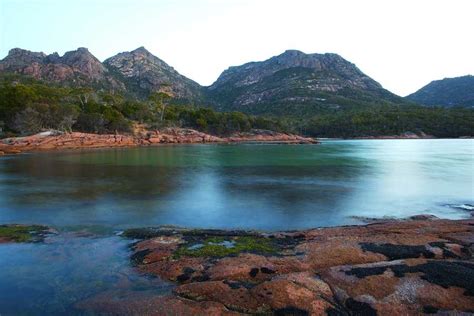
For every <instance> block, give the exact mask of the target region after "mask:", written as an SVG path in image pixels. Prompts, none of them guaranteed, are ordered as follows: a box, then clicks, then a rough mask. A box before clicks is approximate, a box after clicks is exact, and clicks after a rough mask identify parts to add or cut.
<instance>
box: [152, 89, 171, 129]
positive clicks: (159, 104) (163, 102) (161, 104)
mask: <svg viewBox="0 0 474 316" xmlns="http://www.w3.org/2000/svg"><path fill="white" fill-rule="evenodd" d="M171 97H172V95H171V94H170V93H168V92H163V91H156V92H153V93H152V94H150V96H149V99H150V101H151V102H152V103H153V104H154V107H155V109H156V110H157V111H159V112H160V121H161V122H162V121H163V118H164V116H165V110H166V106H167V105H168V101H169V100H170V99H171Z"/></svg>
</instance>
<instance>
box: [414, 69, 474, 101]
mask: <svg viewBox="0 0 474 316" xmlns="http://www.w3.org/2000/svg"><path fill="white" fill-rule="evenodd" d="M406 98H407V99H408V100H411V101H414V102H417V103H420V104H424V105H440V106H447V107H451V106H467V107H474V76H471V75H467V76H462V77H455V78H445V79H442V80H436V81H432V82H430V83H429V84H427V85H426V86H424V87H423V88H421V89H420V90H418V91H416V92H415V93H412V94H410V95H409V96H407V97H406Z"/></svg>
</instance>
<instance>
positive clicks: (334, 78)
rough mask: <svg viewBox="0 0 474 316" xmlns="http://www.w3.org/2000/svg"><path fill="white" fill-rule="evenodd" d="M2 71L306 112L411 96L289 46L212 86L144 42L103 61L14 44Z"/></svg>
mask: <svg viewBox="0 0 474 316" xmlns="http://www.w3.org/2000/svg"><path fill="white" fill-rule="evenodd" d="M0 73H16V74H21V75H27V76H32V77H33V78H35V79H39V80H44V81H47V82H53V83H57V84H60V85H65V86H70V87H77V86H79V87H83V86H85V87H87V86H93V87H94V88H96V89H98V90H99V91H100V90H105V91H112V92H113V93H115V92H119V93H122V94H124V95H127V96H129V97H132V98H136V99H141V100H143V99H146V98H147V97H148V96H149V94H150V93H152V92H154V91H164V92H167V93H170V94H171V95H172V96H173V98H174V99H175V101H179V102H180V103H187V104H195V105H211V106H212V107H213V108H215V109H217V110H221V111H241V112H245V113H250V114H270V115H293V116H304V115H306V114H317V113H321V112H324V113H326V112H334V111H341V110H346V109H352V108H360V107H362V108H363V107H371V106H377V105H401V104H406V103H410V102H411V101H410V99H408V98H407V99H404V98H402V97H400V96H398V95H396V94H393V93H392V92H390V91H388V90H386V89H384V88H383V87H382V85H381V84H380V83H378V82H377V81H375V80H374V79H372V78H371V77H369V76H367V75H366V74H364V73H363V72H362V71H361V70H360V69H359V68H358V67H357V66H356V65H355V64H353V63H351V62H350V61H348V60H346V59H344V58H343V57H341V56H340V55H338V54H335V53H324V54H318V53H312V54H306V53H304V52H301V51H299V50H294V49H293V50H286V51H285V52H283V53H282V54H280V55H277V56H273V57H271V58H268V59H266V60H263V61H252V62H248V63H245V64H242V65H238V66H230V67H229V68H227V69H226V70H224V71H223V72H222V73H221V75H220V76H219V77H218V78H217V79H216V81H215V82H214V83H212V84H211V85H210V86H201V85H200V84H198V83H197V82H195V81H193V80H192V79H189V78H187V77H186V76H184V75H182V74H180V73H179V72H178V71H176V70H175V69H174V68H173V67H172V66H170V65H169V64H167V63H166V62H165V61H163V60H162V59H160V58H158V57H157V56H155V55H153V54H152V53H151V52H149V51H148V50H147V49H146V48H145V47H143V46H141V47H138V48H136V49H134V50H132V51H125V52H120V53H118V54H116V55H114V56H111V57H109V58H107V59H105V60H104V61H103V62H101V61H100V60H99V59H97V58H96V57H95V56H94V55H93V54H92V53H90V52H89V50H88V49H87V48H84V47H79V48H78V49H76V50H73V51H68V52H66V53H64V55H63V56H60V55H59V54H58V53H52V54H49V55H47V54H45V53H43V52H32V51H28V50H24V49H21V48H14V49H11V50H10V51H9V54H8V55H7V56H6V57H5V58H4V59H2V60H1V61H0Z"/></svg>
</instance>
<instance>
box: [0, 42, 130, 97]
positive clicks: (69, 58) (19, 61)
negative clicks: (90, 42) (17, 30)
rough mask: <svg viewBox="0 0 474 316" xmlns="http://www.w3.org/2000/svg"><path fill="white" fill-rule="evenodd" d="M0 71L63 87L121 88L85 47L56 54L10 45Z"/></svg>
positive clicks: (0, 62)
mask: <svg viewBox="0 0 474 316" xmlns="http://www.w3.org/2000/svg"><path fill="white" fill-rule="evenodd" d="M0 72H2V73H15V74H20V75H27V76H30V77H33V78H35V79H38V80H43V81H47V82H53V83H59V84H61V85H65V86H91V85H98V84H99V85H102V86H105V87H109V88H115V89H125V86H123V84H122V83H121V82H118V81H117V80H115V79H114V78H113V77H112V76H110V74H109V71H108V69H107V68H106V67H105V66H104V65H103V64H102V63H101V62H100V61H99V60H98V59H97V58H96V57H94V55H92V54H91V53H90V52H89V50H88V49H87V48H83V47H81V48H78V49H77V50H75V51H70V52H67V53H65V54H64V56H62V57H61V56H59V55H58V53H53V54H51V55H46V54H44V53H38V52H31V51H28V50H24V49H20V48H14V49H12V50H10V52H9V53H8V56H7V57H5V58H4V59H3V60H1V61H0Z"/></svg>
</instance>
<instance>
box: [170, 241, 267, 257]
mask: <svg viewBox="0 0 474 316" xmlns="http://www.w3.org/2000/svg"><path fill="white" fill-rule="evenodd" d="M241 252H253V253H264V254H273V253H275V252H276V248H275V246H274V245H273V244H272V242H271V241H270V240H269V239H267V238H263V237H254V236H239V237H233V238H224V237H209V238H207V239H204V240H202V241H201V242H199V243H196V244H194V245H190V244H184V245H181V246H180V247H179V248H178V249H177V250H176V252H175V253H174V256H175V257H176V258H180V257H183V256H184V257H226V256H230V255H236V254H239V253H241Z"/></svg>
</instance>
